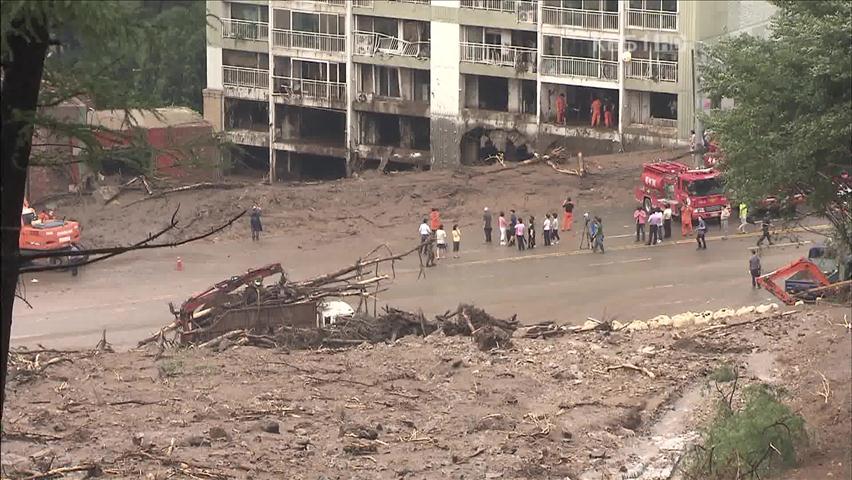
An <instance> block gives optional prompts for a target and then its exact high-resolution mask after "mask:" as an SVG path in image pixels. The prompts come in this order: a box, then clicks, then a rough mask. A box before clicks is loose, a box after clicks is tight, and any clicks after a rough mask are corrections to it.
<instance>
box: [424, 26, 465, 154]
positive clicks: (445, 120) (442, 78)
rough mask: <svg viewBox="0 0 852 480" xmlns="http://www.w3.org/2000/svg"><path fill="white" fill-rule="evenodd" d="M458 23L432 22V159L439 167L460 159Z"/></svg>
mask: <svg viewBox="0 0 852 480" xmlns="http://www.w3.org/2000/svg"><path fill="white" fill-rule="evenodd" d="M459 28H460V27H459V24H458V23H448V22H438V21H433V22H432V52H435V54H434V55H432V58H431V62H432V64H431V68H430V84H431V96H430V97H431V98H430V104H431V105H430V112H431V119H430V130H431V137H432V138H431V142H430V143H431V145H430V146H431V150H432V163H433V165H434V166H435V167H437V168H445V167H453V166H456V165H459V164H460V163H461V160H460V152H459V142H460V141H461V126H460V125H459V113H460V98H459V95H460V90H461V88H460V84H459V82H460V78H461V76H460V75H459V61H460V51H459V47H458V43H459V32H460V30H459Z"/></svg>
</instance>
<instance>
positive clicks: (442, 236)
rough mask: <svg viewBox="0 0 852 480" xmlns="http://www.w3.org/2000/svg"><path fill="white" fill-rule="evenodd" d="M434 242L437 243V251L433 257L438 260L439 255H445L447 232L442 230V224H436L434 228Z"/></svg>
mask: <svg viewBox="0 0 852 480" xmlns="http://www.w3.org/2000/svg"><path fill="white" fill-rule="evenodd" d="M435 243H436V244H437V245H438V251H437V254H436V255H435V258H436V259H438V260H440V259H441V257H446V256H447V232H446V231H445V230H444V225H438V229H437V230H435Z"/></svg>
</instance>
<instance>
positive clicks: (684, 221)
mask: <svg viewBox="0 0 852 480" xmlns="http://www.w3.org/2000/svg"><path fill="white" fill-rule="evenodd" d="M680 234H681V236H683V237H688V236H690V235H692V207H690V206H689V205H685V206H684V207H683V209H682V210H681V211H680Z"/></svg>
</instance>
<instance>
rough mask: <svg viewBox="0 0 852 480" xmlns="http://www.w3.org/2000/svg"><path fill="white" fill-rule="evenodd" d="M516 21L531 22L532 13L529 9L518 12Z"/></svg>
mask: <svg viewBox="0 0 852 480" xmlns="http://www.w3.org/2000/svg"><path fill="white" fill-rule="evenodd" d="M518 21H520V22H522V23H533V13H532V12H531V11H529V10H526V11H519V12H518Z"/></svg>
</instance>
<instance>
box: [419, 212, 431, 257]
mask: <svg viewBox="0 0 852 480" xmlns="http://www.w3.org/2000/svg"><path fill="white" fill-rule="evenodd" d="M417 231H418V233H420V245H421V251H422V252H423V253H424V254H425V253H428V252H429V244H428V243H427V242H428V241H429V235H432V229H431V228H429V222H428V221H427V220H426V219H425V218H424V219H423V223H421V224H420V228H419V229H418V230H417Z"/></svg>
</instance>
